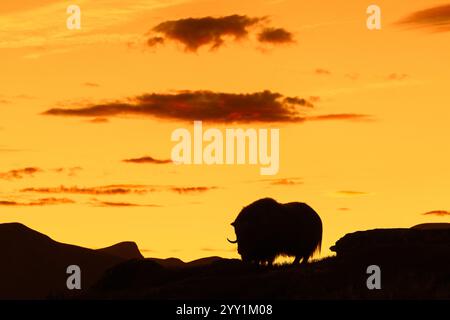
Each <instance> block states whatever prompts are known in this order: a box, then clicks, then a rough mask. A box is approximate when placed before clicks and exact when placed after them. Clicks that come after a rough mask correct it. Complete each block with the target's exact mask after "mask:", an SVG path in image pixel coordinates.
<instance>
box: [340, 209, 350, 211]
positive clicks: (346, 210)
mask: <svg viewBox="0 0 450 320" xmlns="http://www.w3.org/2000/svg"><path fill="white" fill-rule="evenodd" d="M338 210H339V211H350V208H338Z"/></svg>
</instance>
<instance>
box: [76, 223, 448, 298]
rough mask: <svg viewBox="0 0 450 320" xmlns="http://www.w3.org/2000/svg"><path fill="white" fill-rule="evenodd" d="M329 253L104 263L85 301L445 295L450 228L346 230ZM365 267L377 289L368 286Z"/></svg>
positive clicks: (436, 296) (437, 296)
mask: <svg viewBox="0 0 450 320" xmlns="http://www.w3.org/2000/svg"><path fill="white" fill-rule="evenodd" d="M332 250H333V251H335V252H336V253H337V255H336V256H335V257H329V258H325V259H322V260H319V261H315V262H313V263H310V264H307V265H305V266H301V267H298V266H292V265H284V266H274V267H263V266H256V265H253V264H248V263H243V262H241V261H240V260H237V259H217V260H215V261H212V262H211V263H208V264H205V265H189V264H186V265H184V266H182V265H178V267H177V268H173V265H172V266H171V267H167V266H166V267H164V266H163V265H161V264H159V263H158V262H157V260H151V259H145V260H140V261H139V260H134V261H128V262H124V263H122V264H120V265H118V266H116V267H113V268H111V269H110V270H109V271H108V272H107V273H106V274H105V276H104V277H103V278H102V279H101V280H100V281H99V282H98V283H97V284H96V285H95V286H94V287H93V288H92V289H91V290H90V291H88V292H87V293H86V294H85V295H84V298H89V299H104V298H108V299H450V229H445V228H444V229H431V230H429V229H425V230H420V229H419V230H417V229H413V228H411V229H376V230H369V231H358V232H355V233H351V234H347V235H345V236H344V237H343V238H341V239H339V240H338V241H337V242H336V244H335V245H334V246H333V247H332ZM369 265H378V266H379V267H380V268H381V279H382V280H381V283H382V289H381V290H369V289H368V288H367V286H366V281H367V278H368V277H369V275H368V274H367V273H366V270H367V267H368V266H369Z"/></svg>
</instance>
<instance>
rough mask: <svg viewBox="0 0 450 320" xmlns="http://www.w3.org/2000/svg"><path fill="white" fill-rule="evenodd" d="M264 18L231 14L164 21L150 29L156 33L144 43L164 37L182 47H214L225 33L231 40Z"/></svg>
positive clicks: (219, 42)
mask: <svg viewBox="0 0 450 320" xmlns="http://www.w3.org/2000/svg"><path fill="white" fill-rule="evenodd" d="M264 19H265V18H250V17H248V16H241V15H231V16H226V17H219V18H214V17H203V18H187V19H180V20H172V21H165V22H162V23H160V24H158V25H157V26H155V27H154V28H153V29H152V31H153V32H155V33H157V34H160V35H159V36H151V37H150V38H149V39H148V41H147V44H148V45H149V46H154V45H156V44H161V43H164V41H165V40H166V39H167V40H172V41H176V42H179V43H181V44H183V45H184V46H185V49H186V51H192V52H195V51H197V49H198V48H200V47H201V46H204V45H209V46H210V47H211V49H217V48H219V47H220V46H222V45H223V44H224V42H225V37H233V38H234V39H235V40H239V39H242V38H245V37H246V36H247V35H248V28H249V27H252V26H254V25H255V24H257V23H258V22H260V21H262V20H264Z"/></svg>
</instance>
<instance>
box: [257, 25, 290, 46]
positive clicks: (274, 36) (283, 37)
mask: <svg viewBox="0 0 450 320" xmlns="http://www.w3.org/2000/svg"><path fill="white" fill-rule="evenodd" d="M258 41H259V42H266V43H273V44H282V43H293V42H295V41H294V36H293V34H292V33H290V32H289V31H287V30H285V29H283V28H265V29H264V30H263V31H261V32H260V33H259V34H258Z"/></svg>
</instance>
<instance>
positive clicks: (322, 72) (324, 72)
mask: <svg viewBox="0 0 450 320" xmlns="http://www.w3.org/2000/svg"><path fill="white" fill-rule="evenodd" d="M314 73H315V74H318V75H326V76H328V75H330V74H331V71H330V70H327V69H322V68H317V69H316V70H314Z"/></svg>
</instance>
